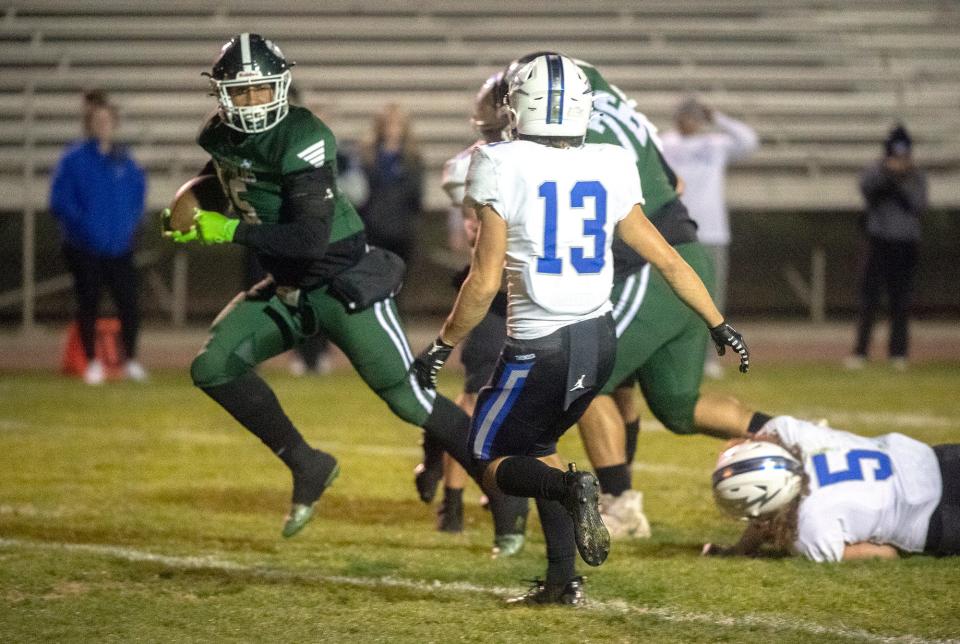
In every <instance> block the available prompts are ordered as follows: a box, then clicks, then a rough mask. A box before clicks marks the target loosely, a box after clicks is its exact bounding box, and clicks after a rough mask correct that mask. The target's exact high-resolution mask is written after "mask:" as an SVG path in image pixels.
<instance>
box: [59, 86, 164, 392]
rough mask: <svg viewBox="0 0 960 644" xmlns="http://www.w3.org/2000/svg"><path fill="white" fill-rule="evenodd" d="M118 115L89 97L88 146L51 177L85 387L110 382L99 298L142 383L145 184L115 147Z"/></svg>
mask: <svg viewBox="0 0 960 644" xmlns="http://www.w3.org/2000/svg"><path fill="white" fill-rule="evenodd" d="M117 125H118V113H117V108H116V106H115V105H113V104H112V103H110V102H109V100H108V99H107V96H106V94H105V93H104V92H102V91H93V92H88V93H87V94H86V95H85V96H84V116H83V126H84V133H85V135H86V138H85V139H83V140H82V141H78V142H76V143H74V144H72V145H71V146H70V147H69V148H67V150H66V152H64V154H63V156H62V157H61V159H60V161H59V163H58V164H57V167H56V169H55V171H54V174H53V183H52V186H51V189H50V210H51V212H52V213H53V216H54V217H55V218H56V219H57V220H58V221H59V222H60V227H61V229H62V231H63V237H64V241H63V253H64V256H65V258H66V262H67V266H68V267H69V269H70V272H71V273H73V283H74V290H75V292H76V297H77V310H76V316H77V325H78V327H79V330H80V339H81V343H82V344H83V350H84V353H85V354H86V357H87V367H86V370H85V372H84V374H83V379H84V382H86V383H87V384H90V385H98V384H101V383H102V382H103V381H104V377H105V372H104V365H103V364H102V363H101V362H100V361H99V360H97V359H96V352H95V338H96V321H97V311H98V307H99V301H100V292H101V290H102V289H103V287H104V286H106V287H107V290H108V291H109V292H110V295H111V296H112V298H113V300H114V302H115V303H116V305H117V310H118V313H119V317H120V324H121V330H122V333H121V336H122V342H123V348H124V350H125V354H126V364H125V365H124V374H125V376H126V377H128V378H130V379H132V380H137V381H143V380H146V379H147V372H146V371H145V370H144V368H143V366H142V365H141V364H140V363H139V362H138V361H137V359H136V355H137V333H138V331H139V326H140V311H139V309H138V302H137V271H136V268H135V267H134V264H133V238H134V234H135V233H136V230H137V227H138V225H139V223H140V218H141V216H142V215H143V210H144V197H145V194H146V178H145V175H144V172H143V170H141V169H140V167H139V166H138V165H137V164H136V162H135V161H134V160H133V159H132V158H131V157H130V155H129V153H128V152H127V150H126V148H124V147H123V146H121V145H119V144H117V143H116V141H115V134H116V131H117Z"/></svg>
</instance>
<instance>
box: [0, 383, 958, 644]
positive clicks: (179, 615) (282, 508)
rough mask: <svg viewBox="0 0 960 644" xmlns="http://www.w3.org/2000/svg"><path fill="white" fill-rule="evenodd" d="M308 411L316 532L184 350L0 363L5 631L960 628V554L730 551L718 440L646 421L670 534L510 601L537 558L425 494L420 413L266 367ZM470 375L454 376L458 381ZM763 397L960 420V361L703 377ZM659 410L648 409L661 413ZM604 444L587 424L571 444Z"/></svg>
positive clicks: (591, 632)
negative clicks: (292, 527)
mask: <svg viewBox="0 0 960 644" xmlns="http://www.w3.org/2000/svg"><path fill="white" fill-rule="evenodd" d="M268 377H269V379H270V381H271V382H272V383H273V384H275V385H276V389H277V391H278V392H279V395H280V398H281V400H282V402H283V403H284V404H285V405H286V407H287V409H288V412H289V414H290V416H291V417H292V418H293V419H294V420H295V422H297V423H298V425H299V426H300V427H301V428H302V430H303V432H304V434H305V435H306V436H307V437H308V438H309V440H310V441H311V442H313V443H315V444H316V445H318V446H320V447H323V448H325V449H328V450H330V451H332V452H333V453H334V454H336V455H337V456H338V457H339V459H340V461H341V464H342V468H343V473H342V475H341V477H340V478H339V479H338V481H337V482H336V484H335V485H334V486H333V487H332V488H331V489H330V490H329V491H328V493H327V494H326V495H325V496H324V498H323V501H322V503H321V506H320V510H319V516H318V518H317V519H315V520H314V522H313V523H312V524H311V525H310V526H309V527H308V528H307V529H306V530H305V531H304V532H303V533H302V534H301V535H299V536H298V537H296V538H294V539H292V540H289V541H284V540H282V539H281V538H280V536H279V530H280V525H281V521H282V518H283V515H284V513H285V512H286V509H287V504H288V499H289V491H290V490H289V485H290V481H289V478H288V474H287V473H286V470H285V468H283V467H282V465H281V464H280V463H279V462H278V461H277V460H276V459H275V458H274V457H273V456H272V455H271V454H270V453H269V452H268V451H267V450H266V449H265V448H263V447H262V446H261V444H260V443H259V442H258V441H257V440H256V439H255V438H253V437H252V436H251V435H249V434H247V433H246V432H245V431H243V430H242V429H241V428H239V427H238V426H236V425H235V424H234V423H233V421H232V420H230V419H229V418H228V417H227V415H226V414H225V413H224V412H222V411H221V410H220V409H219V408H217V407H215V406H214V404H213V403H211V402H209V401H208V400H207V399H206V398H205V397H204V396H202V395H201V394H200V393H199V392H197V391H195V390H193V389H192V388H191V387H190V386H189V383H188V379H187V375H186V373H183V372H177V373H172V372H168V373H159V374H155V377H154V380H153V382H151V383H150V384H149V385H146V386H136V385H133V384H127V383H122V384H116V385H110V386H107V387H103V388H99V389H94V388H88V387H85V386H83V385H82V384H79V383H78V382H75V381H67V380H63V379H60V378H56V377H52V376H39V375H22V374H11V373H7V374H4V375H3V376H0V641H3V642H31V641H57V642H80V641H83V642H91V641H97V642H100V641H104V642H127V641H147V642H169V641H217V642H234V641H270V642H292V641H345V640H353V641H355V642H367V641H377V640H380V641H411V642H412V641H417V642H426V641H437V642H445V641H472V642H491V641H503V642H523V641H548V642H580V641H597V642H600V641H604V642H625V641H655V642H694V641H731V642H742V641H764V642H771V641H776V642H804V641H813V640H816V641H824V642H829V641H867V642H875V641H925V640H942V639H950V638H960V560H939V561H938V560H935V559H932V558H927V557H919V556H918V557H910V558H907V559H904V560H901V561H896V562H867V563H855V564H843V565H815V564H811V563H808V562H805V561H799V560H785V559H780V560H716V559H703V558H701V557H699V556H698V554H699V551H700V546H701V544H702V543H703V542H704V541H718V542H729V541H732V540H733V539H734V538H735V537H736V535H737V534H738V528H739V525H738V524H737V523H736V522H733V521H730V520H726V519H723V518H722V517H721V516H720V514H719V513H718V512H717V510H715V509H714V507H713V504H712V501H711V497H710V489H709V473H710V469H711V465H712V463H713V461H714V459H715V456H716V452H717V449H718V447H719V443H718V442H716V441H713V440H711V439H707V438H701V437H689V438H678V437H674V436H672V435H671V434H668V433H667V432H664V431H662V430H658V429H657V428H656V427H655V423H653V422H646V424H645V429H644V432H643V433H642V434H641V439H640V451H639V456H638V460H639V463H638V466H637V472H636V477H635V484H634V486H635V487H637V488H639V489H641V490H643V492H644V494H645V506H646V511H647V514H648V516H649V518H650V520H651V523H652V526H653V530H654V536H653V538H652V539H649V540H646V541H635V542H626V543H623V542H616V543H615V544H614V549H613V552H612V554H611V555H610V558H609V559H608V561H607V563H606V564H604V565H603V566H602V567H601V568H599V569H596V570H586V566H582V568H581V572H586V573H588V576H589V579H588V585H587V592H588V594H589V597H590V599H591V600H592V605H591V606H590V607H589V608H586V609H582V610H569V609H563V608H549V609H539V610H535V609H505V608H503V607H502V605H501V604H502V598H503V597H504V596H506V595H507V594H509V593H513V592H517V591H521V590H524V589H525V584H524V583H523V581H522V580H523V579H526V578H530V577H533V576H535V575H538V574H542V572H543V568H544V562H543V544H542V539H541V538H540V536H539V534H538V530H539V529H538V528H536V525H535V522H534V526H533V527H534V529H531V530H529V534H530V535H531V537H530V543H528V547H527V549H526V551H525V552H524V553H522V554H521V555H520V556H519V557H516V558H514V559H510V560H491V559H490V557H489V546H490V541H491V537H490V528H489V525H488V520H487V517H486V516H485V513H484V511H483V510H482V509H480V508H479V506H478V505H477V504H476V499H477V495H476V493H475V492H473V491H471V492H470V493H469V494H468V509H467V512H468V517H467V519H468V529H467V532H466V533H465V534H464V535H463V536H449V535H444V534H439V533H437V532H435V531H434V530H433V523H432V522H433V514H432V509H431V508H428V507H427V506H424V505H423V504H421V503H420V502H419V501H418V500H417V498H416V496H415V493H414V490H413V485H412V475H411V470H412V468H413V466H414V465H415V463H416V462H417V460H418V454H419V450H418V449H417V448H416V443H417V439H418V431H417V430H416V429H415V428H411V427H409V426H406V425H404V424H403V423H401V422H400V421H398V420H396V419H394V418H393V417H392V416H391V415H390V414H389V412H388V411H387V409H386V407H385V406H384V405H383V404H381V403H380V402H379V401H377V400H376V399H375V398H374V397H373V395H372V394H370V393H369V392H368V391H366V390H365V389H364V388H363V385H362V383H361V382H360V381H359V380H358V379H357V378H356V377H355V376H353V374H352V373H347V372H342V373H337V374H334V375H332V376H330V377H326V378H323V379H303V380H295V379H292V378H290V377H288V376H286V375H281V374H279V373H271V374H269V376H268ZM458 385H459V381H458V380H457V379H456V377H455V376H449V377H448V379H447V380H445V381H444V382H443V387H442V389H443V390H444V391H446V392H447V393H454V392H455V391H456V389H457V387H458ZM707 387H708V388H709V389H711V390H716V391H728V392H731V393H736V394H737V395H738V396H740V397H741V398H743V399H744V400H746V401H748V402H749V403H752V404H754V405H756V406H758V407H759V408H761V409H764V410H767V411H770V412H774V413H790V414H793V415H797V416H802V417H810V418H820V417H826V418H829V419H830V420H831V424H832V425H833V426H835V427H838V428H842V429H850V430H852V431H856V432H859V433H864V434H880V433H886V432H890V431H900V432H904V433H906V434H909V435H911V436H914V437H916V438H919V439H921V440H924V441H926V442H928V443H942V442H960V395H958V393H960V369H958V368H957V367H956V365H947V364H942V365H935V364H934V365H924V366H918V367H916V368H914V369H912V370H911V371H909V372H907V373H906V374H895V373H894V372H891V371H888V370H886V369H884V368H882V367H876V368H872V369H868V370H866V371H864V372H861V373H856V374H850V373H842V372H839V371H838V370H836V369H835V368H833V367H830V366H804V367H801V368H794V367H786V366H771V367H764V368H762V369H761V368H756V369H755V370H754V371H753V372H751V373H750V375H749V376H747V377H737V376H734V375H730V376H728V377H727V379H726V381H724V382H721V383H717V384H714V383H711V384H709V385H707ZM644 420H645V421H648V420H649V417H648V416H645V418H644ZM561 448H562V451H563V452H564V454H565V455H567V456H569V457H572V458H575V459H577V460H578V461H580V462H582V463H583V464H584V466H585V465H586V462H585V459H584V458H583V453H582V449H581V447H580V445H579V439H578V438H577V436H576V434H575V433H574V432H572V433H570V434H569V435H568V436H567V437H565V439H564V441H563V443H562V444H561Z"/></svg>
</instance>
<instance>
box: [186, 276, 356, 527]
mask: <svg viewBox="0 0 960 644" xmlns="http://www.w3.org/2000/svg"><path fill="white" fill-rule="evenodd" d="M269 295H270V294H269V291H268V292H266V293H263V292H262V291H256V290H251V292H250V294H249V296H248V294H247V293H241V294H240V295H238V296H237V297H236V298H234V300H233V301H232V302H231V303H230V304H229V305H227V307H226V308H225V309H224V310H223V311H222V312H221V313H220V315H219V316H217V319H216V320H214V322H213V325H212V326H211V328H210V337H209V339H208V340H207V343H206V344H205V345H204V347H203V349H202V350H201V351H200V354H199V355H198V356H197V357H196V358H195V359H194V361H193V364H192V365H191V366H190V375H191V377H192V379H193V382H194V384H195V385H196V386H197V387H199V388H200V389H201V390H203V392H204V393H206V394H207V395H208V396H210V397H211V398H212V399H213V400H214V401H216V402H217V403H218V404H219V405H220V406H221V407H223V408H224V409H225V410H226V411H227V412H228V413H230V415H231V416H233V417H234V418H235V419H236V420H237V422H239V423H240V424H241V425H243V426H244V427H245V428H246V429H247V430H249V431H250V432H251V433H252V434H254V435H255V436H256V437H257V438H259V439H260V440H261V441H262V442H263V443H264V444H265V445H266V446H267V447H268V448H270V450H271V451H272V452H273V453H274V454H276V455H277V457H278V458H280V460H282V461H283V462H284V464H286V466H287V467H288V468H290V471H291V473H292V475H293V495H292V499H291V501H292V508H291V511H290V514H289V516H288V517H287V521H286V523H285V525H284V529H283V535H284V536H285V537H290V536H293V535H294V534H296V533H297V532H299V531H300V530H301V529H302V528H303V526H304V525H306V523H307V522H308V521H309V520H310V518H311V517H312V515H313V505H314V503H315V502H316V501H317V499H319V498H320V495H321V494H322V493H323V490H324V489H325V488H326V487H328V486H329V485H330V483H332V482H333V479H334V478H336V476H337V474H338V472H339V468H338V465H337V462H336V459H334V458H333V456H331V455H330V454H327V453H325V452H322V451H320V450H315V449H313V448H311V447H310V446H309V445H308V444H307V442H306V441H305V440H304V438H303V436H302V435H301V434H300V432H299V431H298V430H297V428H296V427H295V426H294V425H293V423H292V422H291V421H290V419H289V418H288V417H287V415H286V414H285V413H284V411H283V409H282V408H281V406H280V402H279V400H277V397H276V395H275V394H274V392H273V390H271V389H270V387H269V386H268V385H267V383H266V382H264V380H263V379H262V378H261V377H260V376H259V375H258V374H257V373H256V372H255V371H254V370H253V368H254V367H255V366H256V365H258V364H260V363H261V362H263V361H264V360H267V359H268V358H271V357H273V356H275V355H278V354H280V353H282V352H284V351H286V350H288V349H290V348H291V347H292V346H293V345H294V344H295V343H296V342H297V341H298V340H299V339H300V338H301V337H302V330H301V329H302V327H301V324H300V321H299V319H298V317H297V316H295V315H294V313H293V312H292V311H291V309H290V308H289V307H287V306H286V305H284V304H283V303H281V302H280V300H279V299H277V298H276V297H275V296H274V297H270V296H269Z"/></svg>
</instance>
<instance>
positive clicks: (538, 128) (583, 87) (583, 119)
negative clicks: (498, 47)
mask: <svg viewBox="0 0 960 644" xmlns="http://www.w3.org/2000/svg"><path fill="white" fill-rule="evenodd" d="M509 82H510V89H509V92H508V94H507V103H508V104H509V108H510V111H511V112H512V113H513V118H514V120H515V122H516V129H517V132H519V133H520V134H525V135H529V136H556V137H578V136H584V135H585V134H586V133H587V122H588V121H589V120H590V109H591V105H592V99H593V92H592V90H591V88H590V81H588V80H587V77H586V76H585V75H584V73H583V72H582V71H581V70H580V68H579V67H577V65H576V63H574V62H573V61H572V60H571V59H569V58H567V57H566V56H561V55H560V54H544V55H541V56H537V57H536V58H534V59H533V60H531V61H530V62H528V63H526V64H525V65H523V66H522V67H520V68H519V69H518V70H517V71H516V72H514V73H513V74H512V75H511V76H510V78H509Z"/></svg>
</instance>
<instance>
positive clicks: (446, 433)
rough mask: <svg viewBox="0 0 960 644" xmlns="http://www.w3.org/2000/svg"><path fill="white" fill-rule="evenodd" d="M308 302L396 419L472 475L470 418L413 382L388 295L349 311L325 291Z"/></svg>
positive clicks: (409, 356) (404, 342) (409, 354)
mask: <svg viewBox="0 0 960 644" xmlns="http://www.w3.org/2000/svg"><path fill="white" fill-rule="evenodd" d="M308 302H309V310H310V311H311V313H312V315H313V316H315V324H316V325H317V326H318V327H319V328H320V329H321V330H322V331H323V332H324V333H326V334H327V337H329V338H330V341H331V342H333V343H334V344H335V345H337V346H338V347H340V349H341V350H342V351H343V352H344V353H345V354H346V356H347V358H348V359H349V360H350V363H351V364H352V365H353V367H354V368H355V369H356V370H357V373H358V374H359V375H360V377H361V378H363V380H364V382H366V383H367V386H368V387H370V389H372V390H373V391H374V393H376V394H377V395H378V396H379V397H380V398H381V399H382V400H383V401H384V402H385V403H387V406H388V407H390V410H391V411H392V412H393V413H394V414H396V415H397V417H399V418H401V419H403V420H405V421H407V422H408V423H411V424H413V425H416V426H418V427H422V428H423V429H424V430H426V433H427V436H428V437H429V438H431V439H432V440H433V441H435V442H436V443H437V444H438V445H439V446H440V447H441V448H442V450H446V451H447V452H449V453H450V455H451V456H453V458H454V459H456V461H457V462H458V463H460V464H461V465H463V466H464V467H465V469H466V470H467V472H468V473H470V474H471V475H473V471H474V468H475V466H474V463H473V460H472V458H471V457H470V453H469V451H468V449H467V437H468V435H469V432H470V417H469V416H467V415H466V414H465V413H464V412H463V410H462V409H460V408H459V407H457V406H456V405H454V404H453V402H451V401H450V400H449V399H447V398H445V397H443V396H440V395H438V394H437V393H436V392H435V391H433V390H429V389H424V388H423V387H421V386H420V385H419V384H418V383H417V381H416V378H415V377H414V375H413V374H412V372H411V371H410V365H411V364H412V363H413V353H412V352H411V350H410V345H409V344H408V342H407V338H406V335H405V334H404V331H403V325H402V324H401V322H400V318H399V316H398V315H397V309H396V305H395V304H394V302H393V299H392V298H391V299H387V300H383V301H380V302H376V303H375V304H374V305H373V306H371V307H369V308H367V309H365V310H363V311H359V312H356V313H348V312H347V311H346V309H345V308H344V307H343V304H341V303H340V301H339V300H337V299H336V298H334V297H333V296H332V295H329V294H327V292H326V290H325V289H317V290H314V291H311V292H310V294H309V296H308ZM441 458H442V453H441Z"/></svg>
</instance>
